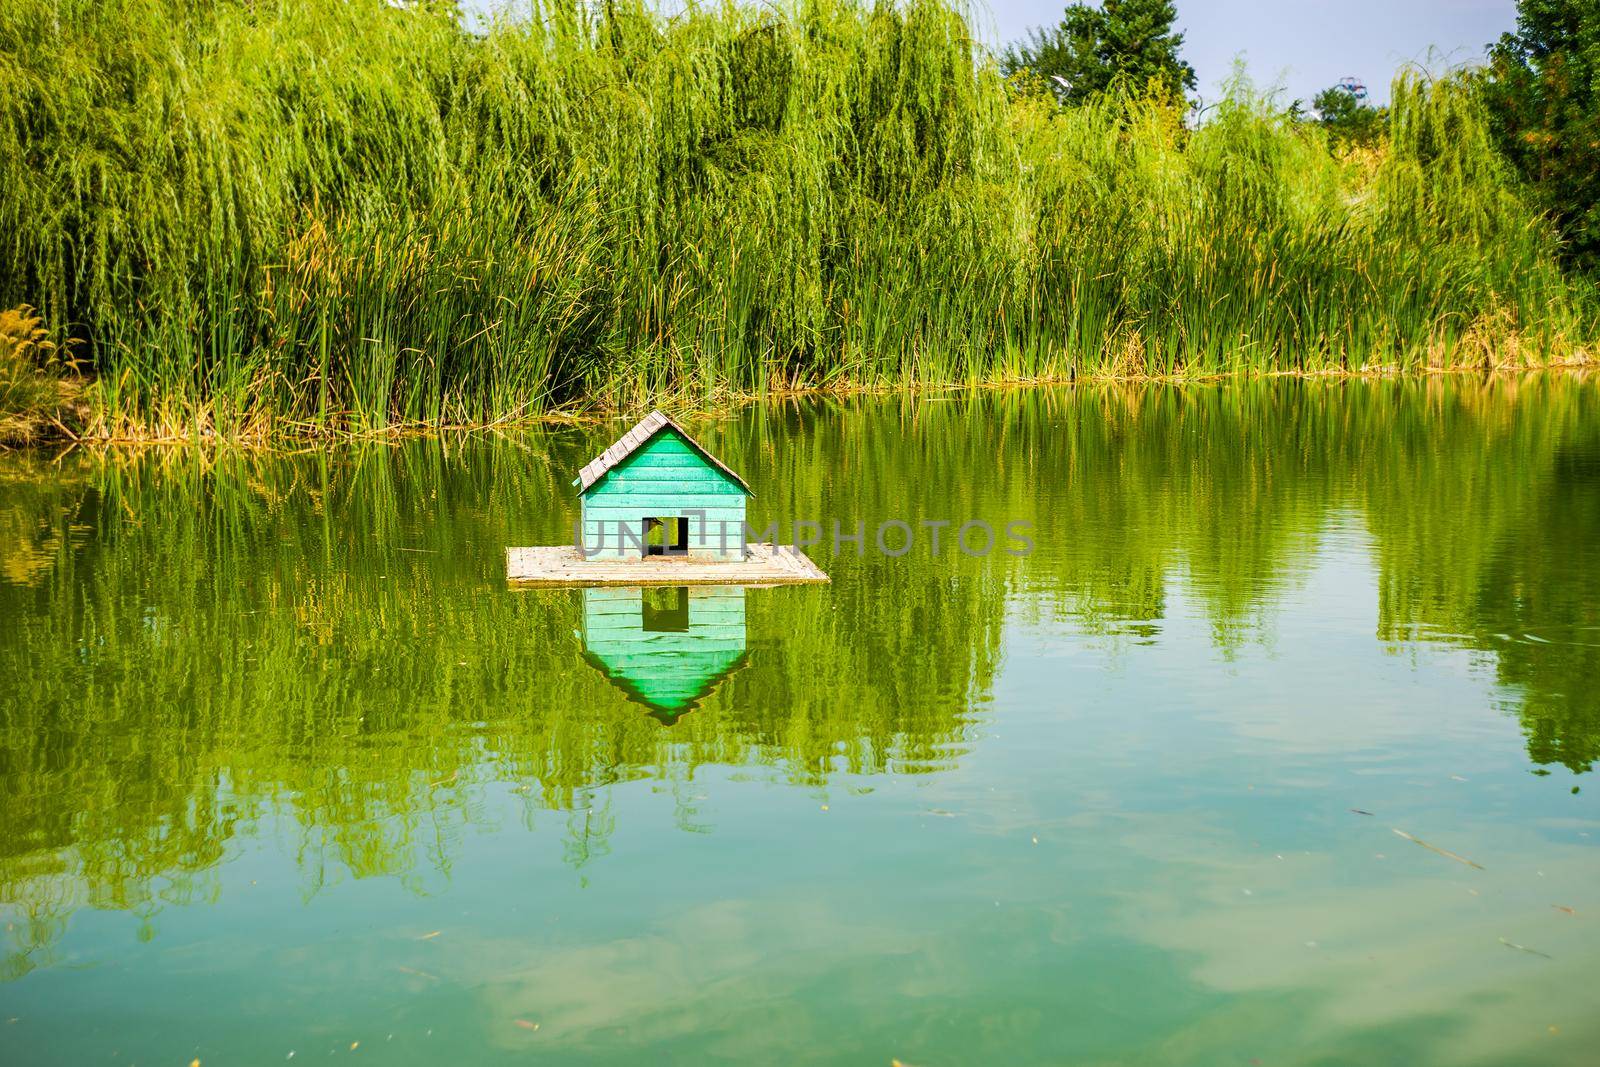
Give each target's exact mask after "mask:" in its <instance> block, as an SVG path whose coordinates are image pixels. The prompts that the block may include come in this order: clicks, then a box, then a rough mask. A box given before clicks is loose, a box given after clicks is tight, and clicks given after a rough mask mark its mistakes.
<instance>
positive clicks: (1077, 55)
mask: <svg viewBox="0 0 1600 1067" xmlns="http://www.w3.org/2000/svg"><path fill="white" fill-rule="evenodd" d="M1177 14H1178V13H1177V9H1176V8H1175V7H1174V6H1173V4H1172V0H1105V6H1104V7H1098V8H1097V7H1093V6H1091V5H1089V4H1083V3H1078V4H1072V5H1070V6H1069V7H1068V8H1067V10H1066V12H1065V13H1064V15H1063V16H1062V19H1061V21H1060V22H1059V23H1057V24H1056V25H1055V26H1052V27H1047V28H1040V29H1035V30H1033V31H1032V32H1031V33H1030V34H1029V37H1028V40H1027V41H1025V42H1022V43H1019V44H1016V45H1013V46H1012V47H1010V48H1008V49H1007V50H1006V52H1005V54H1004V55H1003V56H1002V57H1001V67H1002V69H1003V70H1004V71H1005V72H1006V73H1007V74H1008V75H1009V74H1013V73H1016V72H1018V71H1021V70H1030V71H1032V72H1034V73H1035V74H1037V75H1039V76H1041V77H1044V78H1049V79H1050V80H1051V81H1052V82H1053V83H1054V87H1055V89H1056V94H1057V95H1058V96H1059V97H1060V98H1061V99H1062V100H1063V101H1065V102H1067V103H1082V102H1083V101H1085V100H1088V99H1090V98H1092V97H1094V96H1096V95H1098V94H1100V93H1102V92H1104V91H1105V90H1106V89H1108V88H1110V87H1111V85H1112V84H1113V83H1115V82H1118V81H1126V82H1127V83H1129V84H1130V85H1131V86H1132V87H1133V88H1135V89H1141V90H1142V89H1145V88H1146V87H1153V88H1154V89H1156V90H1157V91H1158V92H1160V93H1162V94H1164V95H1166V96H1169V97H1179V96H1182V94H1183V91H1184V90H1185V89H1193V88H1194V87H1195V77H1194V68H1193V67H1191V66H1190V65H1189V64H1188V63H1186V62H1184V60H1183V58H1182V57H1181V56H1180V55H1179V51H1180V50H1181V49H1182V47H1183V34H1181V33H1177V32H1174V30H1173V25H1172V24H1173V21H1174V20H1175V19H1176V18H1177Z"/></svg>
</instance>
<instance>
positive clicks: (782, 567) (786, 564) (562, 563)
mask: <svg viewBox="0 0 1600 1067" xmlns="http://www.w3.org/2000/svg"><path fill="white" fill-rule="evenodd" d="M745 549H746V551H747V553H748V554H747V555H746V557H745V559H744V560H743V561H742V562H740V561H736V560H722V559H696V558H694V557H692V556H649V557H639V558H637V559H584V558H583V556H582V555H581V554H579V552H578V550H577V549H576V548H574V547H573V546H572V545H545V546H541V547H538V548H508V549H506V579H507V580H508V581H511V582H515V583H517V584H518V585H568V586H582V585H802V584H807V583H812V582H826V581H827V580H828V576H827V575H826V574H824V573H823V572H822V570H821V569H820V568H819V567H818V566H817V565H816V564H815V563H812V562H811V560H810V558H809V557H807V556H806V554H805V553H804V552H801V551H800V550H799V549H797V548H795V547H793V546H792V545H770V544H749V545H746V546H745Z"/></svg>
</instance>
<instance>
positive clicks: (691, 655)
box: [582, 585, 745, 726]
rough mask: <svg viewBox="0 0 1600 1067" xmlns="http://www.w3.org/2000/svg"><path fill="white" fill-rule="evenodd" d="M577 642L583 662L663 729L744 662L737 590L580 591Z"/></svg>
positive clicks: (733, 587) (741, 611)
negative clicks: (580, 626)
mask: <svg viewBox="0 0 1600 1067" xmlns="http://www.w3.org/2000/svg"><path fill="white" fill-rule="evenodd" d="M582 637H583V649H584V652H585V653H586V658H587V659H588V661H589V662H590V663H591V664H592V665H593V666H595V667H596V668H598V669H599V671H600V672H601V673H602V674H604V675H605V676H606V678H608V679H609V680H610V681H611V683H612V684H613V685H615V686H616V687H617V688H618V689H620V690H621V691H622V692H623V694H624V695H626V696H627V698H628V699H629V700H632V701H634V702H635V703H638V704H642V705H643V706H644V707H645V708H646V709H647V710H648V711H649V713H650V714H651V715H652V716H654V717H655V718H656V719H658V720H660V721H661V722H663V723H666V724H667V725H669V726H670V725H671V724H672V723H675V722H677V721H678V719H679V718H680V717H681V716H683V715H684V714H685V713H687V712H689V711H691V710H693V709H694V707H695V706H696V705H697V704H699V703H700V702H701V701H702V700H704V699H705V698H706V697H707V696H709V695H710V693H711V691H712V690H713V689H715V688H716V687H717V685H718V684H720V683H721V681H722V680H723V679H724V678H726V677H727V676H728V675H729V674H731V673H733V672H734V671H735V670H737V669H738V668H739V667H741V666H742V665H743V664H744V660H745V625H744V588H743V587H741V586H736V585H707V586H695V587H693V588H690V587H688V586H681V585H680V586H653V587H650V588H638V587H635V588H631V589H628V588H594V589H585V590H584V591H583V634H582Z"/></svg>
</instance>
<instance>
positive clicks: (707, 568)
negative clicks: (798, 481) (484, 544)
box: [506, 411, 828, 586]
mask: <svg viewBox="0 0 1600 1067" xmlns="http://www.w3.org/2000/svg"><path fill="white" fill-rule="evenodd" d="M572 484H573V485H574V486H576V487H577V489H578V498H579V507H580V508H581V510H582V514H581V518H580V520H579V522H578V523H577V524H576V529H575V530H574V538H573V543H571V544H567V545H545V546H542V547H537V548H508V549H506V578H507V579H508V580H510V581H512V582H517V583H520V584H523V585H565V586H601V585H629V586H635V585H636V586H647V585H792V584H799V583H806V582H826V581H827V580H828V576H827V575H826V574H824V573H822V571H821V570H820V569H819V568H818V567H817V565H816V564H815V563H813V562H811V560H810V559H808V558H807V557H806V554H805V553H804V552H802V551H800V549H799V547H798V546H795V545H783V544H755V543H749V542H746V541H745V521H744V520H745V502H746V501H747V500H749V499H750V495H751V494H750V487H749V486H748V485H746V484H745V483H744V479H743V478H740V477H739V476H738V475H737V474H735V473H733V471H731V470H729V469H728V466H727V465H726V464H724V463H723V462H722V461H721V460H719V459H718V458H717V457H716V456H713V455H712V454H711V453H710V452H707V451H706V450H705V449H704V448H702V447H701V446H700V444H699V442H697V441H696V440H695V439H694V438H693V437H690V436H689V435H688V433H686V432H685V431H684V429H683V427H681V426H679V425H678V424H677V423H675V422H673V421H672V420H671V419H669V418H667V416H665V415H663V414H662V413H661V412H659V411H652V412H651V413H650V414H649V415H647V416H645V417H644V418H643V419H641V420H640V421H639V424H638V425H637V426H635V427H634V428H633V429H631V430H629V431H628V432H627V433H625V434H623V435H622V437H621V438H620V439H619V440H618V441H617V442H616V443H615V444H613V445H611V447H609V448H607V449H606V450H605V451H604V452H602V453H600V454H599V455H598V456H596V457H595V458H594V459H592V460H590V461H589V462H588V463H586V464H584V466H583V469H582V470H581V471H579V472H578V477H577V478H576V479H574V480H573V483H572Z"/></svg>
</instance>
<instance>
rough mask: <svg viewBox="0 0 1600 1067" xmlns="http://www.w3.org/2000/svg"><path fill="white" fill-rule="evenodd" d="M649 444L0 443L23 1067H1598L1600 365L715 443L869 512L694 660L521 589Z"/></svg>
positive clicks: (895, 413)
mask: <svg viewBox="0 0 1600 1067" xmlns="http://www.w3.org/2000/svg"><path fill="white" fill-rule="evenodd" d="M615 429H616V427H614V426H605V425H602V426H595V427H592V428H581V429H563V430H560V431H553V432H550V433H548V434H541V435H536V436H535V435H530V436H521V437H515V438H511V439H489V438H466V439H446V440H442V441H408V442H406V443H404V444H397V445H392V446H390V445H382V446H377V445H374V446H349V447H341V448H339V449H336V450H332V451H324V452H309V453H304V454H295V455H262V454H254V453H242V452H216V453H202V452H197V451H170V452H147V453H141V454H137V455H128V454H116V453H112V454H103V455H96V454H84V453H81V452H78V453H73V454H70V455H67V456H65V457H45V456H41V455H37V454H33V455H13V456H7V457H0V680H3V682H4V685H3V686H0V919H3V922H4V928H3V942H0V945H3V956H0V977H3V979H4V981H0V1059H4V1060H5V1061H6V1062H38V1063H48V1062H62V1063H69V1062H70V1063H76V1062H89V1061H107V1062H127V1061H137V1062H174V1063H177V1062H183V1063H187V1062H189V1061H190V1060H192V1059H194V1058H197V1057H198V1058H200V1059H201V1060H202V1062H206V1063H211V1062H247V1063H256V1062H260V1063H267V1062H282V1061H284V1060H285V1058H286V1057H287V1055H288V1053H289V1052H291V1051H293V1052H295V1053H296V1062H298V1061H299V1059H300V1058H302V1057H306V1056H318V1057H322V1058H324V1059H326V1058H329V1055H330V1052H333V1053H334V1054H335V1055H337V1056H341V1057H342V1056H345V1055H352V1054H353V1055H362V1056H370V1057H374V1058H376V1059H378V1060H381V1061H382V1062H390V1063H433V1062H439V1061H441V1060H457V1061H461V1062H500V1061H507V1062H509V1061H513V1060H516V1061H521V1060H525V1059H527V1058H528V1057H529V1056H530V1055H534V1054H538V1055H542V1056H545V1057H547V1058H549V1059H550V1060H553V1061H557V1062H563V1063H628V1064H634V1063H639V1062H685V1063H703V1062H708V1061H723V1062H749V1061H760V1060H764V1059H766V1060H777V1061H780V1062H807V1063H808V1062H821V1063H827V1062H837V1063H861V1062H868V1063H872V1062H877V1063H884V1062H888V1061H889V1060H890V1059H891V1058H898V1059H900V1060H902V1061H905V1062H907V1063H913V1064H964V1063H972V1064H977V1063H991V1062H1017V1063H1067V1062H1071V1063H1130V1064H1133V1063H1138V1064H1149V1063H1173V1064H1190V1063H1248V1062H1250V1061H1251V1060H1259V1061H1260V1062H1261V1063H1263V1064H1284V1063H1374V1062H1407V1063H1458V1062H1460V1063H1465V1062H1473V1063H1507V1064H1510V1063H1518V1064H1524V1063H1550V1064H1565V1063H1584V1062H1588V1061H1589V1060H1590V1058H1591V1056H1592V1050H1593V1048H1594V1047H1595V1042H1596V1041H1597V1040H1600V1028H1597V1025H1596V1023H1595V1021H1594V1016H1593V1011H1592V1007H1593V1003H1592V995H1591V994H1590V993H1589V992H1588V990H1589V987H1590V983H1589V980H1588V976H1589V974H1590V972H1591V971H1592V969H1593V966H1594V963H1595V962H1596V960H1597V959H1600V933H1596V932H1595V931H1594V929H1593V923H1592V919H1591V917H1592V916H1593V915H1594V914H1596V913H1597V912H1600V899H1597V898H1596V890H1595V888H1594V887H1595V886H1596V885H1597V884H1600V879H1597V878H1596V875H1597V874H1600V859H1597V853H1596V851H1595V847H1596V843H1597V841H1600V818H1597V813H1596V809H1595V806H1594V801H1593V799H1592V792H1591V791H1590V790H1588V789H1587V788H1584V787H1585V786H1586V785H1587V783H1588V781H1589V772H1590V770H1591V768H1592V766H1593V764H1594V762H1595V760H1596V758H1597V757H1600V386H1597V385H1596V384H1595V383H1594V382H1593V381H1591V380H1589V379H1585V378H1574V377H1543V376H1540V377H1527V378H1517V379H1506V380H1489V381H1486V382H1484V381H1469V380H1462V379H1442V380H1427V381H1404V382H1347V383H1314V382H1292V381H1282V382H1272V383H1258V384H1230V385H1223V386H1217V387H1200V386H1191V387H1185V388H1169V387H1163V386H1148V387H1139V388H1129V389H1122V388H1104V389H1081V390H1076V391H1050V392H982V393H975V394H965V393H957V394H950V396H948V397H947V398H945V399H944V400H943V401H942V402H938V403H929V402H921V403H919V402H916V401H912V400H897V399H882V398H874V399H862V400H858V401H849V402H818V403H814V404H804V405H789V406H782V407H771V408H754V409H750V410H747V411H745V412H744V413H742V414H740V415H739V416H738V417H736V418H733V419H730V420H727V421H722V422H715V423H706V424H702V425H697V426H695V431H696V433H697V435H699V436H700V437H701V439H702V440H703V441H704V442H705V443H706V444H707V445H708V447H710V448H712V449H713V450H714V451H715V452H716V453H717V454H718V455H719V456H721V457H722V458H724V459H726V460H727V461H728V462H729V463H730V464H731V465H732V466H733V467H734V469H736V470H739V471H740V472H741V473H742V474H744V475H745V476H746V477H747V478H749V480H750V481H751V484H752V486H753V488H754V489H755V491H756V496H755V498H754V499H753V500H752V501H751V518H752V522H753V523H754V524H755V525H756V526H757V527H758V528H759V527H761V526H764V525H765V524H766V523H768V522H771V521H781V522H784V523H785V524H787V523H788V522H790V521H791V520H793V519H795V518H804V519H815V520H818V521H821V522H823V523H824V524H827V523H830V522H831V521H832V520H834V519H838V520H839V521H840V523H841V526H842V527H843V529H844V531H845V532H847V533H848V532H853V530H854V526H855V524H856V522H857V521H858V520H859V521H862V522H864V523H866V524H867V528H868V530H869V535H868V537H867V539H866V544H865V545H864V546H863V549H862V550H861V551H860V552H858V551H857V549H856V546H855V545H853V544H842V545H840V546H838V548H837V550H835V547H834V546H833V545H832V544H831V543H829V539H828V538H827V536H826V534H825V537H824V543H823V544H822V545H819V546H817V547H815V548H812V549H811V550H810V552H811V554H812V555H813V556H814V557H815V558H816V559H817V561H818V562H819V564H821V565H822V566H823V567H824V568H825V569H826V570H828V571H829V573H830V574H831V575H832V577H833V583H832V584H831V585H830V586H826V587H808V588H790V589H757V590H750V591H748V592H747V593H746V594H745V596H744V597H743V598H742V604H741V610H740V613H739V614H740V619H739V620H738V621H739V622H741V623H742V631H737V632H736V627H735V620H734V619H733V618H732V617H731V616H730V615H727V614H726V613H724V614H723V615H719V616H718V619H717V620H716V623H715V626H716V631H715V634H714V638H713V639H714V641H715V642H718V644H717V648H716V649H715V650H714V651H715V652H716V654H717V656H718V657H722V656H723V655H724V654H726V656H727V663H726V664H725V666H726V667H727V668H728V669H722V666H723V665H724V664H723V660H722V659H721V658H718V659H717V662H718V664H719V668H718V669H717V670H715V671H706V672H703V676H702V674H695V675H694V678H693V681H694V685H693V687H692V688H693V690H694V691H693V692H692V693H689V692H688V690H687V689H685V690H684V691H683V692H679V691H678V688H673V687H672V686H664V687H661V688H657V689H651V688H649V686H648V685H646V686H645V687H643V688H641V686H640V685H639V680H640V678H641V677H642V678H644V680H645V681H646V682H647V683H648V682H650V681H652V679H653V678H654V676H651V675H650V674H649V672H650V670H651V669H652V668H651V666H650V661H648V660H645V661H643V662H642V663H641V662H640V661H638V660H636V659H628V658H627V656H628V655H629V653H627V651H626V650H625V649H624V650H623V651H622V652H621V653H618V654H619V655H621V656H622V659H623V660H626V663H625V664H624V666H626V667H627V670H626V671H618V670H613V669H608V665H609V666H610V667H614V666H615V663H613V662H611V661H600V662H597V661H598V660H599V657H597V656H596V655H595V653H594V651H593V650H591V649H588V648H586V647H585V610H586V606H585V599H584V595H583V594H582V593H581V592H552V591H516V590H511V589H508V588H507V587H506V585H505V583H504V580H503V556H502V552H503V549H504V547H505V546H507V545H524V544H542V543H557V542H559V541H561V540H562V539H563V538H566V537H569V536H570V532H569V531H570V528H571V517H572V514H573V513H574V510H575V508H576V502H575V500H574V498H573V496H572V493H571V489H570V487H569V486H568V484H567V483H568V482H569V480H570V478H571V474H572V472H573V471H574V470H576V469H577V467H578V466H580V465H581V464H582V463H583V462H584V461H586V460H587V459H588V458H589V456H590V455H591V454H592V453H593V452H594V451H595V450H596V449H597V448H598V447H602V446H603V445H605V444H606V443H608V442H609V440H610V439H611V438H612V437H614V436H615V434H614V432H613V431H614V430H615ZM974 518H977V519H983V520H986V521H988V522H990V523H991V524H993V525H994V526H995V527H996V528H1004V526H1005V525H1006V524H1007V523H1010V522H1014V521H1026V522H1029V523H1031V524H1032V537H1033V540H1034V542H1035V546H1036V547H1035V550H1034V551H1033V552H1032V553H1031V554H1028V555H1024V556H1014V555H1009V554H1006V553H1005V552H1002V551H995V552H992V553H990V554H989V555H987V556H982V557H973V556H968V555H965V554H963V553H961V552H960V551H959V550H957V549H956V548H955V547H954V540H953V530H954V528H955V527H954V526H951V527H949V528H945V529H944V530H943V534H944V536H943V539H942V543H941V551H940V552H939V553H938V554H937V555H935V554H933V553H932V552H931V546H930V540H931V538H930V536H929V534H930V533H931V529H932V527H931V526H928V525H924V523H925V522H928V523H931V522H936V521H938V520H951V521H952V523H954V524H959V523H960V522H962V521H965V520H967V519H974ZM885 519H900V520H903V521H905V522H907V523H909V524H911V525H912V527H913V528H914V529H916V530H917V531H919V534H920V536H919V537H918V540H917V542H916V547H915V548H914V549H913V551H912V552H911V553H909V554H908V555H906V556H904V557H900V558H886V557H884V556H882V555H880V554H878V553H877V552H875V551H874V550H873V546H872V537H871V534H870V531H871V529H872V528H873V527H874V526H875V525H876V524H877V523H879V522H881V521H883V520H885ZM825 529H826V525H825ZM658 599H660V600H661V602H660V603H656V602H655V601H654V600H653V601H652V611H654V612H655V613H656V624H657V625H659V626H660V627H661V630H660V632H661V633H662V634H665V635H666V636H668V637H669V638H670V639H671V640H672V641H680V640H681V639H682V637H681V635H688V636H693V635H694V634H695V633H696V632H699V631H697V630H696V625H697V622H698V620H694V619H693V618H692V617H687V616H686V618H685V619H684V620H681V621H683V622H684V623H685V626H686V628H685V629H682V630H680V629H678V628H677V627H676V625H675V624H673V625H668V624H669V623H672V622H673V618H675V614H674V613H675V611H676V608H675V602H674V603H668V602H667V601H668V600H670V599H671V598H670V594H659V596H658ZM642 613H643V606H641V620H642V619H643V614H642ZM669 616H671V617H672V618H669ZM706 632H707V633H709V632H710V631H706ZM739 633H742V637H739V640H740V642H742V647H741V648H738V649H735V648H734V647H733V643H734V638H735V637H736V636H739ZM724 644H726V645H727V646H728V647H726V648H724V647H722V646H723V645H724ZM684 647H686V648H690V650H691V653H692V646H689V645H686V646H684ZM707 647H708V648H709V647H710V646H707ZM616 662H622V660H617V661H616ZM708 662H709V661H708ZM640 672H643V673H642V674H641V673H640ZM656 680H659V679H656ZM630 686H632V691H631V692H630V688H629V687H630ZM679 688H681V687H679ZM662 692H670V695H671V696H672V698H673V700H674V701H677V700H679V699H680V698H682V699H683V700H684V702H685V703H684V704H683V705H682V706H683V708H685V709H686V710H682V711H681V714H677V715H676V716H671V715H669V716H662V715H659V714H653V712H656V711H659V710H660V709H658V708H652V707H651V706H649V697H650V694H651V693H655V694H657V695H659V694H660V693H662ZM641 693H643V694H644V698H643V699H641V695H640V694H641ZM685 694H687V695H685ZM663 719H666V720H668V721H663ZM1352 809H1358V810H1359V811H1360V812H1371V813H1372V815H1371V816H1370V817H1369V816H1366V815H1363V814H1358V813H1357V812H1356V811H1353V810H1352ZM1395 830H1399V831H1402V832H1403V833H1404V834H1408V835H1411V836H1413V837H1415V838H1418V839H1421V840H1423V841H1425V842H1427V843H1428V844H1429V845H1431V846H1435V847H1436V848H1438V849H1442V850H1445V851H1446V852H1448V853H1452V854H1454V855H1457V856H1461V857H1467V858H1470V860H1472V861H1473V862H1476V863H1479V864H1481V865H1482V867H1483V869H1482V870H1475V869H1472V868H1470V867H1468V866H1466V865H1464V864H1462V863H1458V862H1454V861H1452V859H1451V858H1449V857H1448V856H1445V855H1440V854H1436V853H1435V852H1433V851H1430V850H1428V849H1424V848H1418V847H1416V846H1415V845H1413V844H1411V843H1409V842H1408V841H1405V840H1402V839H1401V838H1400V837H1397V836H1396V834H1395V833H1394V832H1393V831H1395ZM1508 946H1511V947H1510V948H1508ZM1513 949H1518V950H1519V951H1513ZM1546 957H1548V958H1546ZM357 1042H359V1047H358V1048H356V1049H352V1047H351V1046H352V1045H353V1044H354V1043H357ZM113 1056H114V1057H115V1059H113Z"/></svg>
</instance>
